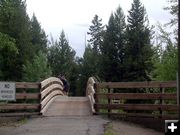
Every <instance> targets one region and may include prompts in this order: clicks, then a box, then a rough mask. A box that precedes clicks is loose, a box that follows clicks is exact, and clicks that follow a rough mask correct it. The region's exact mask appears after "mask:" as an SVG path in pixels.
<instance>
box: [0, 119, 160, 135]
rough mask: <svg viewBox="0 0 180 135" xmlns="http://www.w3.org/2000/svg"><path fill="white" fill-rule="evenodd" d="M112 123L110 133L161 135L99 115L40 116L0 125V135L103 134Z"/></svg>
mask: <svg viewBox="0 0 180 135" xmlns="http://www.w3.org/2000/svg"><path fill="white" fill-rule="evenodd" d="M109 124H110V125H112V130H113V133H114V134H111V135H163V133H159V132H156V131H154V130H152V129H146V128H142V127H141V126H138V125H135V124H132V123H129V122H124V121H116V120H113V121H111V120H108V119H105V118H103V117H100V116H81V117H75V116H61V117H60V116H59V117H57V116H56V117H40V118H32V119H29V120H27V122H25V123H24V124H21V125H14V126H12V125H11V126H3V127H0V135H103V134H104V130H105V129H104V127H105V125H109Z"/></svg>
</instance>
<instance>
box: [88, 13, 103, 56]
mask: <svg viewBox="0 0 180 135" xmlns="http://www.w3.org/2000/svg"><path fill="white" fill-rule="evenodd" d="M103 32H104V26H103V24H102V19H99V16H98V15H95V16H94V18H93V20H92V25H91V26H90V28H89V32H88V34H89V35H90V36H91V38H90V39H89V40H88V42H89V44H90V45H91V47H92V49H93V52H94V53H95V54H99V53H100V47H101V44H102V40H103Z"/></svg>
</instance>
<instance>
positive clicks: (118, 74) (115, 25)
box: [101, 6, 126, 81]
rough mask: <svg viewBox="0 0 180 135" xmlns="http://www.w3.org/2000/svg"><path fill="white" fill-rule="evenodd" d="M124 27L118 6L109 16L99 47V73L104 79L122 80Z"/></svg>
mask: <svg viewBox="0 0 180 135" xmlns="http://www.w3.org/2000/svg"><path fill="white" fill-rule="evenodd" d="M125 28H126V24H125V16H124V13H123V11H122V9H121V7H120V6H119V7H118V8H117V10H116V12H115V13H112V14H111V16H110V18H109V22H108V25H107V28H106V29H107V30H106V32H105V35H104V41H103V44H102V48H101V52H102V56H101V75H102V77H103V78H104V79H105V80H106V81H122V80H123V72H124V65H123V61H124V45H125Z"/></svg>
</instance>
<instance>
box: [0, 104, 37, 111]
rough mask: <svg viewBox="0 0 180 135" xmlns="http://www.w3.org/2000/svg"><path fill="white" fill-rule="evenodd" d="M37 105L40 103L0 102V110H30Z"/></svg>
mask: <svg viewBox="0 0 180 135" xmlns="http://www.w3.org/2000/svg"><path fill="white" fill-rule="evenodd" d="M39 107H40V104H0V110H30V109H39Z"/></svg>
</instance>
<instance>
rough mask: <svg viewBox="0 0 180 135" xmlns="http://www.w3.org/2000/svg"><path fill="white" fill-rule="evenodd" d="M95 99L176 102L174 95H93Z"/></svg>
mask: <svg viewBox="0 0 180 135" xmlns="http://www.w3.org/2000/svg"><path fill="white" fill-rule="evenodd" d="M95 96H96V97H97V98H104V99H147V100H149V99H172V100H176V98H177V96H176V93H111V94H108V93H107V94H105V93H95Z"/></svg>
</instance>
